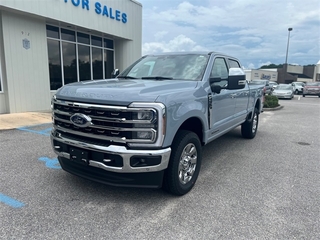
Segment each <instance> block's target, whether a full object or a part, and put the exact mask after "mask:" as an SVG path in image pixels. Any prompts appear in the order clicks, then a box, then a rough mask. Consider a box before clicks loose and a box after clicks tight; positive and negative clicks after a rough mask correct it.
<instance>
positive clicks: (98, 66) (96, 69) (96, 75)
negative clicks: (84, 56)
mask: <svg viewBox="0 0 320 240" xmlns="http://www.w3.org/2000/svg"><path fill="white" fill-rule="evenodd" d="M92 70H93V79H103V69H102V49H101V48H92Z"/></svg>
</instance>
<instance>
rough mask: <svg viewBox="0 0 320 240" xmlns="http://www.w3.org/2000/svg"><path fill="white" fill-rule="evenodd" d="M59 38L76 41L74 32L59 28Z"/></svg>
mask: <svg viewBox="0 0 320 240" xmlns="http://www.w3.org/2000/svg"><path fill="white" fill-rule="evenodd" d="M61 39H63V40H67V41H72V42H75V41H76V36H75V32H74V31H71V30H67V29H63V28H61Z"/></svg>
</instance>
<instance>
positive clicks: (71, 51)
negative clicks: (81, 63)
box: [62, 42, 78, 84]
mask: <svg viewBox="0 0 320 240" xmlns="http://www.w3.org/2000/svg"><path fill="white" fill-rule="evenodd" d="M62 56H63V72H64V84H68V83H72V82H77V81H78V80H77V62H76V59H77V58H76V45H75V44H73V43H67V42H63V43H62Z"/></svg>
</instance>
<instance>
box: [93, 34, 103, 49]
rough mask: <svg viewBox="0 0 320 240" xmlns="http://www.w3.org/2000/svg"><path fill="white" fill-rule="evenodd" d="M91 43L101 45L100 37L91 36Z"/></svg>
mask: <svg viewBox="0 0 320 240" xmlns="http://www.w3.org/2000/svg"><path fill="white" fill-rule="evenodd" d="M91 44H92V45H94V46H98V47H102V38H101V37H95V36H91Z"/></svg>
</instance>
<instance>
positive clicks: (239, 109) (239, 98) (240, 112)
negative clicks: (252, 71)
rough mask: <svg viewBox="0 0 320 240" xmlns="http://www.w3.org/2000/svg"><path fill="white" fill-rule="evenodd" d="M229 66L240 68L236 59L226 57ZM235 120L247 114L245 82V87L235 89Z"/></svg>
mask: <svg viewBox="0 0 320 240" xmlns="http://www.w3.org/2000/svg"><path fill="white" fill-rule="evenodd" d="M228 64H229V68H241V66H240V63H239V62H238V61H237V60H236V59H231V58H229V59H228ZM234 96H235V105H236V106H235V111H234V120H235V122H236V123H237V122H239V121H242V120H243V119H245V118H246V116H247V114H248V101H249V86H248V84H246V86H245V88H243V89H238V90H235V92H234Z"/></svg>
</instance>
